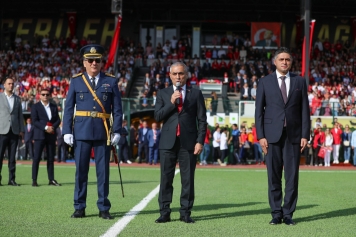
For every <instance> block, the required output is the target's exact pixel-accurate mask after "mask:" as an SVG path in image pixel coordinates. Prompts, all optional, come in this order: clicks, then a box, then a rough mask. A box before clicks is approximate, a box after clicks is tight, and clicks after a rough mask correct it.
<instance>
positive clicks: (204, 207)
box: [194, 202, 318, 220]
mask: <svg viewBox="0 0 356 237" xmlns="http://www.w3.org/2000/svg"><path fill="white" fill-rule="evenodd" d="M260 203H263V202H248V203H241V204H212V205H202V206H198V207H194V210H209V209H210V210H218V209H221V208H239V207H243V206H252V205H257V204H260ZM209 206H210V207H209ZM219 206H220V207H219ZM315 206H318V205H304V206H298V210H300V209H308V208H313V207H315ZM198 213H199V212H198ZM269 213H271V209H270V208H263V209H255V210H246V211H236V212H226V213H223V212H218V213H215V214H210V215H201V216H196V215H194V219H196V220H210V219H218V218H229V217H239V216H254V215H262V214H269Z"/></svg>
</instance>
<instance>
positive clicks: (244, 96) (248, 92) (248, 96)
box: [240, 83, 251, 100]
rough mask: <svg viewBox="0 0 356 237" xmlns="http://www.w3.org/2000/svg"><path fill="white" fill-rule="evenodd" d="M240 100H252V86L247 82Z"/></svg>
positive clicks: (242, 89)
mask: <svg viewBox="0 0 356 237" xmlns="http://www.w3.org/2000/svg"><path fill="white" fill-rule="evenodd" d="M240 100H251V88H250V87H249V86H248V84H247V83H245V84H243V87H242V88H241V94H240Z"/></svg>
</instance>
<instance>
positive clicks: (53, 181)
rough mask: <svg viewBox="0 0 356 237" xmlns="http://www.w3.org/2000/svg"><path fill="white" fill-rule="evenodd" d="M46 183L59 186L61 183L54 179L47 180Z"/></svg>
mask: <svg viewBox="0 0 356 237" xmlns="http://www.w3.org/2000/svg"><path fill="white" fill-rule="evenodd" d="M48 185H53V186H61V184H59V183H58V182H57V181H56V180H51V181H49V183H48Z"/></svg>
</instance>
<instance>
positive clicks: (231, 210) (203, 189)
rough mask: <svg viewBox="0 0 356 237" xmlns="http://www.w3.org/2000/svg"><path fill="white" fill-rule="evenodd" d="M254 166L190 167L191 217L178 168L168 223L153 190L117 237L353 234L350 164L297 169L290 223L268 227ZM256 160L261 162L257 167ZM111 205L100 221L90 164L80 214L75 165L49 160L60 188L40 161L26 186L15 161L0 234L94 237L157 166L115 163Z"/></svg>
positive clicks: (152, 177) (136, 195)
mask: <svg viewBox="0 0 356 237" xmlns="http://www.w3.org/2000/svg"><path fill="white" fill-rule="evenodd" d="M255 167H256V168H255V169H241V168H238V166H237V168H235V167H234V168H229V167H226V168H209V167H204V168H200V167H199V166H198V167H197V170H196V177H195V191H196V193H195V194H196V195H195V196H196V198H195V204H194V208H193V211H192V218H193V219H194V220H195V221H196V223H195V224H185V223H183V222H180V221H179V220H178V218H179V212H178V210H179V194H180V189H181V186H180V175H179V174H178V175H177V176H176V178H175V180H174V188H175V189H174V197H173V203H172V206H171V208H172V214H171V218H172V222H170V223H165V224H156V223H154V220H155V219H157V218H158V217H159V211H158V202H157V196H156V197H155V198H154V199H153V200H152V201H151V202H150V203H149V204H148V205H147V207H146V208H145V209H144V210H143V211H142V212H140V213H139V214H138V215H137V216H136V217H135V219H133V221H131V222H130V223H129V224H128V225H127V226H126V228H125V229H124V230H123V231H122V232H121V233H120V236H170V237H171V236H276V235H277V236H303V237H305V236H355V235H356V234H355V233H356V227H355V223H356V205H355V197H356V194H355V190H356V182H355V177H356V169H355V170H347V171H342V170H336V169H329V170H323V169H314V170H303V169H301V171H300V182H299V200H298V204H297V210H296V212H295V214H294V217H293V218H294V220H295V221H296V222H297V225H296V226H286V225H284V224H282V225H278V226H270V225H269V224H268V222H269V221H270V219H271V216H270V209H269V205H268V199H267V173H266V170H265V169H264V166H255ZM257 167H263V168H257ZM110 172H111V174H110V195H109V199H110V201H111V204H112V208H111V210H110V212H111V214H112V215H113V216H114V217H115V219H114V220H102V219H100V218H99V217H98V209H97V207H96V200H97V189H96V177H95V167H91V169H90V173H89V185H88V199H87V208H86V215H87V217H86V218H83V219H72V218H70V215H71V214H72V213H73V211H74V209H73V190H74V174H75V167H74V165H57V164H56V166H55V178H56V180H57V181H58V182H59V183H61V184H62V186H61V187H53V186H48V180H47V171H46V167H45V165H41V166H40V170H39V177H38V183H39V185H40V187H38V188H35V187H32V186H31V183H32V181H31V165H30V164H22V165H21V164H19V165H18V166H17V171H16V175H17V178H16V182H17V183H19V184H21V186H20V187H12V186H7V185H6V184H7V176H8V173H7V165H6V164H4V166H3V172H2V176H3V181H2V184H3V185H4V186H1V187H0V200H1V204H0V205H1V206H0V236H4V237H5V236H6V237H7V236H100V235H102V234H104V233H105V232H106V231H107V230H108V229H109V228H110V227H111V226H112V225H113V224H114V223H115V222H116V221H118V220H120V218H121V217H123V216H124V215H125V213H127V212H128V211H129V210H130V209H131V208H132V207H134V206H135V205H136V204H138V203H139V202H140V201H141V200H142V199H143V198H144V197H146V196H147V195H148V194H149V193H150V192H151V191H152V190H153V189H154V188H155V187H157V185H158V184H159V174H160V172H159V167H158V166H156V167H149V168H148V167H128V166H125V167H121V172H122V176H123V181H124V191H125V198H122V195H121V188H120V183H119V175H118V171H117V168H116V167H111V170H110Z"/></svg>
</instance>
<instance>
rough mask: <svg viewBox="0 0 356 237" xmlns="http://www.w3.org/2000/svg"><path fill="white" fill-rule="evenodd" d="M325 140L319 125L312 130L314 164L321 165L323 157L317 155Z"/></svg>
mask: <svg viewBox="0 0 356 237" xmlns="http://www.w3.org/2000/svg"><path fill="white" fill-rule="evenodd" d="M324 142H325V134H324V132H323V130H322V129H321V127H320V126H318V127H317V128H316V129H315V130H314V139H313V150H314V166H322V165H323V162H322V159H323V157H319V151H320V148H321V146H322V145H323V143H324Z"/></svg>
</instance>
